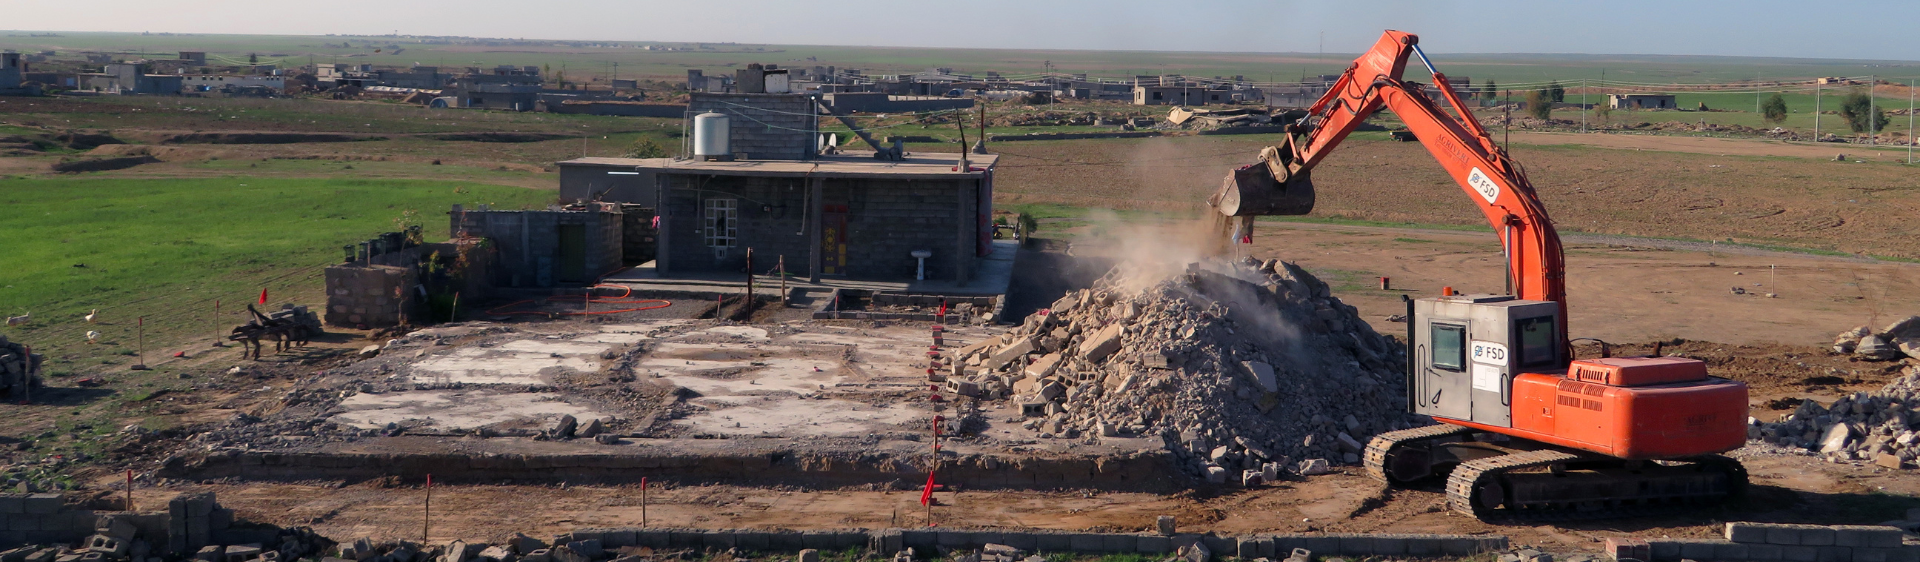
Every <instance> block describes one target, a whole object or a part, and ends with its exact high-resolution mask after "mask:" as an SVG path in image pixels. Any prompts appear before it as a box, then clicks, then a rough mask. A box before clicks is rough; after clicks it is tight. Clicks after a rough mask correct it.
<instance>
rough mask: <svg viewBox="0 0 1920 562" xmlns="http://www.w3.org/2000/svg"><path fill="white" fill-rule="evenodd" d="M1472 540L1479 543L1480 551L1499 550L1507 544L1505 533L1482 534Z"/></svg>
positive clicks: (1503, 548) (1505, 548)
mask: <svg viewBox="0 0 1920 562" xmlns="http://www.w3.org/2000/svg"><path fill="white" fill-rule="evenodd" d="M1474 540H1475V541H1478V542H1479V543H1480V552H1499V551H1503V550H1507V547H1508V546H1509V545H1508V542H1509V541H1508V540H1507V536H1506V535H1483V536H1479V537H1475V538H1474Z"/></svg>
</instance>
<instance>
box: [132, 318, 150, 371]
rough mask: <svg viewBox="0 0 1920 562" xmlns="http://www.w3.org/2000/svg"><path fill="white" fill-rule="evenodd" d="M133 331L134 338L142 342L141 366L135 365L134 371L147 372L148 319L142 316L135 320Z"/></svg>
mask: <svg viewBox="0 0 1920 562" xmlns="http://www.w3.org/2000/svg"><path fill="white" fill-rule="evenodd" d="M133 329H134V334H135V336H134V337H135V338H137V339H138V340H139V342H140V364H138V365H134V366H133V370H135V371H145V370H147V317H145V316H141V317H139V318H137V319H135V320H134V324H133Z"/></svg>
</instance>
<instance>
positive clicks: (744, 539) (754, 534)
mask: <svg viewBox="0 0 1920 562" xmlns="http://www.w3.org/2000/svg"><path fill="white" fill-rule="evenodd" d="M733 543H734V546H735V548H740V549H744V550H752V551H756V552H757V551H762V550H766V549H767V548H768V545H771V544H773V541H772V540H771V539H769V538H768V537H767V534H766V533H763V532H759V531H741V532H739V533H736V534H734V536H733ZM582 554H584V553H582ZM589 558H591V556H590V557H589Z"/></svg>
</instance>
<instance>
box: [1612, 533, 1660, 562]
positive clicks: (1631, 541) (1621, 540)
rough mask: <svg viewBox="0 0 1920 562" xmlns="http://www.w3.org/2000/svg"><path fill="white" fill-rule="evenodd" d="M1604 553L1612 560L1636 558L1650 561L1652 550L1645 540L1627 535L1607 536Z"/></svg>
mask: <svg viewBox="0 0 1920 562" xmlns="http://www.w3.org/2000/svg"><path fill="white" fill-rule="evenodd" d="M1605 545H1606V551H1605V554H1606V555H1607V557H1608V558H1612V559H1614V560H1638V561H1640V562H1651V561H1652V560H1653V551H1652V549H1651V548H1649V547H1648V546H1647V541H1645V540H1641V539H1635V538H1629V537H1608V538H1607V540H1606V542H1605Z"/></svg>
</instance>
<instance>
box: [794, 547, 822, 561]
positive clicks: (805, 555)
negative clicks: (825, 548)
mask: <svg viewBox="0 0 1920 562" xmlns="http://www.w3.org/2000/svg"><path fill="white" fill-rule="evenodd" d="M798 561H799V562H820V550H819V549H813V548H809V549H804V550H801V551H800V556H799V558H798Z"/></svg>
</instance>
